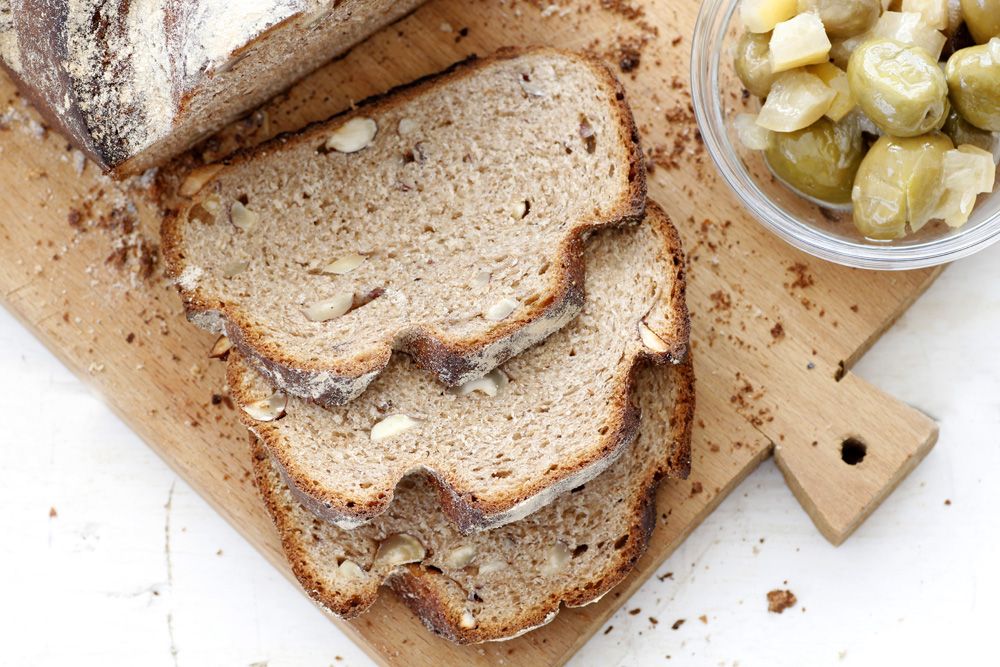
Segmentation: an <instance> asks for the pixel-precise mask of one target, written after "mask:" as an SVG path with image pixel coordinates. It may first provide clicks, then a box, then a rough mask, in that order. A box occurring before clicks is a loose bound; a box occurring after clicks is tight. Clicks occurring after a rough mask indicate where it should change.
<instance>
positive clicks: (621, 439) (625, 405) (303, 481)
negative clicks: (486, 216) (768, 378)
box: [226, 201, 691, 533]
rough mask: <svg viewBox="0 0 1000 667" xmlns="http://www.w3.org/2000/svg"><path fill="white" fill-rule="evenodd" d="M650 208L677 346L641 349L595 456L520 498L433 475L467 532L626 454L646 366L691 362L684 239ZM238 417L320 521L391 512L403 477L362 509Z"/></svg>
mask: <svg viewBox="0 0 1000 667" xmlns="http://www.w3.org/2000/svg"><path fill="white" fill-rule="evenodd" d="M648 206H649V215H648V216H647V219H646V222H645V223H643V224H651V225H656V232H655V233H656V234H657V235H658V236H660V237H661V238H662V240H663V247H662V249H661V252H663V253H665V257H667V258H669V259H668V261H665V262H664V263H665V264H666V265H668V266H671V267H673V270H674V274H673V275H672V276H671V283H670V284H671V292H670V296H669V301H667V304H668V305H669V306H670V308H671V310H672V312H673V318H672V321H673V322H674V323H675V329H674V330H673V331H671V332H663V331H661V332H657V333H658V334H660V336H661V337H662V338H663V339H664V340H667V341H672V342H674V345H673V346H671V347H670V349H669V350H668V351H666V352H662V353H654V352H650V351H649V350H648V349H646V348H642V349H640V350H639V351H638V354H636V355H635V356H634V357H633V358H632V359H631V360H630V361H629V362H627V363H628V366H627V368H626V369H625V371H624V372H623V373H621V374H620V375H619V378H621V383H620V386H619V387H617V388H616V390H615V392H614V394H613V398H612V399H611V401H609V402H608V404H607V406H606V409H607V418H606V420H605V422H604V423H605V424H609V423H610V424H612V425H613V426H612V428H610V429H609V430H608V433H607V434H606V435H605V436H603V437H602V438H601V440H600V442H599V443H598V444H597V445H596V446H595V447H594V448H593V449H592V450H591V452H589V453H588V454H585V455H583V456H580V457H579V458H578V459H577V460H575V461H572V462H571V463H570V464H569V465H565V464H564V465H561V466H560V469H559V471H558V476H555V475H552V476H541V477H539V478H538V479H536V480H534V481H532V482H530V483H527V484H524V485H522V486H521V487H520V488H519V489H518V490H517V491H515V492H510V493H507V494H503V495H499V496H497V497H495V498H492V499H489V500H483V499H480V498H476V497H475V494H474V492H473V490H471V489H468V488H465V487H463V486H461V485H460V484H459V483H458V482H457V481H456V480H454V479H451V478H449V477H448V475H447V474H445V473H442V472H439V471H438V470H436V469H434V468H428V470H427V472H428V478H429V479H430V480H431V482H432V483H433V484H434V486H435V487H436V488H437V491H438V497H439V500H440V503H441V509H442V511H443V512H444V514H445V515H446V516H447V517H448V518H449V520H451V521H452V523H454V524H455V525H456V526H457V527H458V529H459V530H460V531H461V532H463V533H470V532H476V531H481V530H487V529H490V528H496V527H498V526H501V525H503V524H505V523H509V520H505V519H506V517H505V513H507V512H509V511H510V510H512V509H514V508H515V507H517V506H518V505H519V504H520V503H522V502H525V501H530V500H531V499H532V498H535V497H536V496H538V495H539V494H541V493H544V492H545V491H547V490H548V489H550V488H552V487H554V486H556V485H558V484H560V483H561V482H562V481H563V480H565V479H567V478H569V477H572V476H573V475H574V474H577V473H580V472H582V471H585V470H587V469H589V468H592V467H594V466H597V465H600V464H601V463H603V462H607V461H608V460H609V458H611V457H614V456H616V455H617V454H620V453H621V452H622V451H623V450H624V448H625V447H627V446H629V445H630V444H631V443H632V442H633V441H634V440H635V438H636V436H637V435H638V432H639V420H640V414H639V409H638V407H637V406H636V405H635V401H634V400H633V398H634V396H635V387H634V385H635V376H636V373H637V372H638V370H639V369H640V368H642V367H643V366H645V365H646V364H650V363H652V364H663V363H678V362H679V361H680V360H681V359H683V358H684V355H686V353H687V347H688V339H689V336H690V326H691V325H690V318H689V315H688V310H687V305H686V300H685V293H686V282H685V276H684V254H683V251H682V249H681V245H680V244H681V241H680V236H679V234H678V233H677V229H676V228H675V227H674V226H673V224H672V223H671V222H670V218H669V217H668V216H667V215H666V213H664V212H663V210H662V209H661V208H660V207H659V205H657V204H656V203H655V202H652V201H650V202H649V205H648ZM239 356H240V355H239V354H236V355H233V354H231V355H230V359H229V362H228V363H227V365H226V376H227V380H228V383H229V386H230V391H231V392H232V395H233V397H234V398H235V399H236V401H237V403H239V404H247V403H249V402H251V400H250V397H248V396H246V395H245V394H244V393H243V391H242V383H241V382H240V378H239V373H240V371H239V370H238V365H239V363H240V360H239ZM602 407H603V406H602ZM238 413H239V418H240V420H241V421H242V422H243V424H244V425H245V426H246V427H247V428H248V429H250V430H251V431H252V432H253V433H255V434H256V435H257V437H259V438H260V439H261V440H262V441H263V442H264V444H265V446H266V447H267V449H268V450H269V451H270V452H271V454H272V456H273V458H274V460H275V462H276V463H277V465H278V468H279V470H280V471H281V474H282V476H283V477H284V479H285V480H286V482H287V483H288V485H289V488H290V489H291V490H292V492H293V494H294V495H295V496H296V497H297V498H298V499H299V500H300V502H301V503H302V504H303V505H305V506H306V507H308V508H309V510H310V511H311V512H313V513H314V514H316V515H317V516H319V517H321V518H323V519H325V520H327V521H332V522H336V521H344V520H347V521H352V522H359V523H364V522H367V521H370V520H371V519H373V518H375V517H376V516H378V515H380V514H382V513H383V512H385V511H386V510H387V509H388V508H389V506H390V505H391V503H392V501H393V497H394V494H395V488H396V485H397V484H399V482H400V480H401V479H402V477H403V476H402V475H400V476H397V477H396V478H395V479H389V480H388V482H387V483H386V484H385V486H384V487H383V489H382V494H381V499H376V500H372V501H368V502H358V501H357V500H354V499H352V498H350V497H347V496H343V495H341V494H339V493H336V492H333V491H331V490H330V489H328V488H325V487H323V486H322V485H320V484H318V483H317V482H316V481H315V479H314V478H313V477H312V476H311V475H310V474H309V471H308V470H307V469H303V467H302V466H301V465H300V464H299V462H298V461H297V460H296V459H295V457H293V456H290V455H289V454H288V453H287V451H286V448H285V447H284V446H283V444H282V443H283V440H284V438H282V437H281V436H280V435H279V434H278V432H277V430H276V429H275V428H274V426H273V425H272V424H271V423H270V422H258V421H255V420H254V419H252V418H251V417H250V416H249V415H247V414H246V413H245V412H244V411H243V410H238ZM670 462H671V465H670V466H668V468H667V469H666V470H665V474H667V475H668V476H670V477H679V478H686V477H687V476H688V473H689V471H690V451H689V450H688V451H686V452H684V451H678V452H676V453H672V457H671V460H670ZM612 465H613V464H612ZM536 509H540V508H536Z"/></svg>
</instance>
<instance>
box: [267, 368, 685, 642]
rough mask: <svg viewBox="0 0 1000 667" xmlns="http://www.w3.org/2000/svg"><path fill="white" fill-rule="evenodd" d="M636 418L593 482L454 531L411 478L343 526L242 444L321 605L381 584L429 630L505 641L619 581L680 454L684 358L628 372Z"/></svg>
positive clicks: (341, 607) (339, 607) (336, 606)
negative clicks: (500, 520) (496, 521)
mask: <svg viewBox="0 0 1000 667" xmlns="http://www.w3.org/2000/svg"><path fill="white" fill-rule="evenodd" d="M636 385H637V399H638V401H639V403H640V406H641V409H642V412H643V414H644V419H643V422H642V427H641V430H640V433H639V436H638V438H637V439H636V442H635V443H634V445H633V446H631V447H629V448H628V451H627V452H626V453H625V454H624V455H623V456H622V457H621V459H619V460H618V462H617V463H615V464H614V465H613V466H612V467H611V468H609V469H608V470H607V471H606V472H605V473H604V474H602V475H601V476H599V477H597V478H596V479H594V480H592V481H590V482H588V483H587V484H586V485H582V486H581V487H579V488H576V489H574V490H573V492H572V493H569V494H566V495H564V496H562V497H560V498H559V499H557V500H556V501H555V502H553V503H552V504H551V505H549V506H548V507H546V508H544V509H542V510H541V511H539V512H536V513H535V514H532V515H531V516H530V517H528V518H526V519H523V520H521V521H518V522H516V523H512V524H508V525H506V526H503V527H502V528H497V529H496V530H492V531H488V532H483V533H476V534H474V535H469V536H464V535H462V534H461V533H459V532H458V531H457V530H455V528H454V527H453V526H452V525H451V523H450V522H449V521H447V520H446V519H445V518H444V517H443V516H442V514H441V513H440V511H439V508H438V502H437V498H436V494H435V491H434V488H433V485H432V484H430V483H429V482H428V480H427V478H426V477H424V476H423V475H420V474H417V475H413V476H411V477H408V478H406V480H404V481H403V483H402V484H401V485H400V488H399V491H398V493H397V496H396V501H395V502H394V503H393V504H392V507H390V508H389V511H387V512H386V513H385V514H384V515H382V516H381V517H379V518H378V519H377V520H375V521H374V522H373V523H371V524H369V525H367V526H364V527H361V528H357V529H355V530H343V529H340V528H337V527H336V526H334V525H333V524H331V523H328V522H324V521H323V520H321V519H319V518H317V517H316V516H315V515H313V514H312V513H311V512H310V511H309V510H308V509H306V508H305V507H304V506H303V505H301V504H300V503H299V502H298V501H297V499H296V498H295V496H294V495H293V494H292V493H291V491H289V489H288V487H287V486H286V485H285V484H284V482H283V480H282V476H281V473H280V471H279V469H278V467H277V466H276V465H274V464H273V463H272V460H271V458H270V457H269V454H268V451H267V448H266V447H264V446H263V445H262V444H260V443H259V441H256V440H254V445H253V448H254V468H255V472H256V479H257V485H258V488H259V489H260V491H261V494H262V495H263V497H264V500H265V502H266V504H267V508H268V511H269V512H270V514H271V517H272V519H273V520H274V523H275V525H276V526H277V528H278V532H279V534H280V536H281V541H282V546H283V548H284V551H285V555H286V557H287V558H288V561H289V563H290V564H291V566H292V570H293V571H294V573H295V576H296V577H297V578H298V580H299V582H300V583H301V584H302V586H303V588H304V589H305V591H306V592H307V593H308V594H309V595H310V596H311V597H312V598H313V600H315V601H316V602H318V603H319V604H320V605H321V606H322V607H324V608H326V609H327V610H329V611H331V612H333V613H335V614H338V615H341V616H344V617H351V616H355V615H357V614H359V613H361V612H363V611H364V610H365V609H367V608H368V607H369V606H370V605H371V604H372V603H373V602H374V601H375V598H376V596H377V594H378V589H379V587H380V585H381V584H382V583H387V584H388V585H389V586H391V587H392V588H393V589H394V590H395V591H396V592H397V593H399V594H400V596H401V597H402V599H403V601H404V602H405V603H406V604H407V605H408V606H409V607H410V608H411V609H412V610H413V611H414V612H415V613H416V614H418V615H419V616H420V618H421V619H422V620H423V622H424V624H425V625H426V626H427V627H428V628H430V629H431V630H432V631H433V632H435V633H437V634H440V635H443V636H444V637H446V638H448V639H451V640H452V641H456V642H461V643H471V642H482V641H490V640H498V639H507V638H510V637H513V636H516V635H518V634H521V633H523V632H526V631H528V630H530V629H532V628H535V627H537V626H539V625H543V624H545V623H547V622H548V621H550V620H552V618H553V617H554V616H555V615H556V613H557V612H558V611H559V607H560V604H565V605H567V606H580V605H585V604H587V603H590V602H594V601H596V600H597V599H599V598H600V597H601V596H602V595H604V594H605V593H607V592H608V591H609V590H610V589H611V588H612V587H614V586H615V585H616V584H617V583H618V582H620V581H621V580H622V579H624V578H625V576H626V575H627V574H628V572H629V571H630V570H631V568H632V566H633V565H634V563H635V562H636V560H637V559H638V558H639V557H640V556H641V555H642V554H643V552H644V551H645V548H646V545H647V543H648V540H649V536H650V534H651V532H652V530H653V527H654V525H655V523H656V516H655V503H654V501H655V495H656V494H655V491H656V486H657V482H658V481H659V480H660V479H661V478H662V477H663V476H664V475H667V474H669V473H670V472H671V471H672V470H673V469H674V468H675V467H676V466H677V465H678V461H677V459H678V458H679V457H681V458H684V457H687V456H689V448H690V435H691V424H692V415H693V413H694V377H693V373H692V369H691V363H690V360H689V361H686V362H685V363H683V364H681V365H676V366H675V365H663V366H648V367H645V368H643V369H642V370H640V371H639V373H638V374H637V376H636Z"/></svg>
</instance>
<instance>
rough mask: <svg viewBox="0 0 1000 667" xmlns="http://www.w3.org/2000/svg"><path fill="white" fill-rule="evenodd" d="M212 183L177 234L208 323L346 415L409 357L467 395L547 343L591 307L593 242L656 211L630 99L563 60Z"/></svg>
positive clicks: (375, 113) (274, 154) (315, 129)
mask: <svg viewBox="0 0 1000 667" xmlns="http://www.w3.org/2000/svg"><path fill="white" fill-rule="evenodd" d="M207 169H209V170H210V171H208V172H204V171H203V172H201V173H202V174H206V173H207V174H208V177H207V180H204V181H202V180H201V178H200V177H199V179H197V180H196V182H195V185H193V186H190V187H189V188H188V190H187V191H188V192H192V191H195V190H197V192H195V194H193V196H192V201H191V203H190V205H188V206H187V207H186V208H183V209H182V210H181V211H180V212H179V214H178V215H176V216H173V217H171V218H169V219H168V220H167V221H166V222H165V223H164V226H163V246H164V255H165V257H166V261H167V267H168V271H169V272H170V273H171V275H172V276H173V278H174V279H175V280H176V282H177V284H178V287H179V289H180V292H181V295H182V297H183V300H184V302H185V306H186V308H187V311H188V316H189V318H190V319H191V320H192V321H193V322H195V323H196V324H199V325H201V326H203V327H206V328H208V329H212V330H216V331H219V332H225V333H226V334H227V335H228V336H229V338H230V340H231V341H232V343H233V345H234V346H235V347H236V348H238V349H239V350H240V351H241V352H242V353H243V355H244V357H246V358H247V359H248V361H249V362H250V363H251V364H252V365H254V366H255V367H256V368H257V369H258V370H260V371H261V372H262V373H264V374H265V375H266V376H267V377H268V379H269V380H270V381H271V382H273V383H274V384H275V385H277V386H278V387H280V388H281V389H282V390H284V391H286V392H288V393H291V394H295V395H298V396H303V397H306V398H310V399H313V400H316V401H318V402H321V403H324V404H328V405H329V404H343V403H346V402H347V401H350V400H352V399H354V398H355V397H356V396H358V395H359V394H360V393H361V392H362V391H363V390H364V388H365V387H366V386H367V385H368V384H369V383H370V382H371V381H372V380H373V379H374V378H375V377H376V376H377V375H378V373H379V372H380V371H381V370H382V369H383V368H384V367H385V365H386V364H387V363H388V361H389V358H390V356H391V353H392V351H393V349H396V350H400V351H404V352H407V353H409V354H410V355H411V358H412V359H413V360H414V361H415V362H416V364H417V365H418V366H421V367H423V368H426V369H429V370H431V371H433V372H434V373H435V374H436V375H437V376H438V377H439V378H440V379H441V380H442V381H444V382H445V383H448V384H459V383H462V382H465V381H466V380H469V379H472V378H475V377H480V376H482V375H484V374H486V373H487V372H489V371H490V370H492V369H493V368H495V367H496V366H498V365H499V364H500V363H502V362H504V361H505V360H507V359H509V358H510V357H512V356H514V355H516V354H517V353H519V352H520V351H522V350H524V349H525V348H527V347H529V346H530V345H532V344H534V343H536V342H538V341H540V340H542V339H544V338H545V337H546V336H547V335H549V334H550V333H552V332H553V331H556V330H558V329H559V328H560V327H562V326H563V325H565V324H566V323H567V322H568V321H569V320H571V319H572V318H573V317H574V316H575V315H576V314H577V313H578V312H579V310H580V308H581V306H582V301H583V264H582V247H583V237H584V235H585V234H586V233H588V232H589V231H591V230H593V229H596V228H600V227H603V226H607V225H612V224H618V223H624V222H635V221H636V220H638V219H640V218H641V216H642V214H643V211H644V206H645V176H644V169H643V168H642V154H641V150H640V148H639V143H638V135H637V132H636V129H635V126H634V123H633V121H632V117H631V113H630V111H629V109H628V107H627V105H626V104H625V101H624V96H623V93H622V89H621V87H620V85H619V84H618V82H617V81H616V80H615V79H614V77H613V76H612V75H611V74H610V72H609V71H608V70H607V68H606V67H605V66H604V65H602V64H600V63H599V62H598V61H596V60H592V59H590V58H587V57H585V56H581V55H577V54H571V53H566V52H560V51H555V50H551V49H536V50H530V51H525V52H519V51H504V52H501V53H499V54H497V55H495V56H493V57H491V58H487V59H483V60H473V61H471V62H467V63H464V64H461V65H459V66H456V67H455V68H453V69H452V70H450V71H449V72H447V73H444V74H442V75H439V76H437V77H433V78H431V79H428V80H425V81H422V82H419V83H417V84H414V85H411V86H409V87H405V88H403V89H401V90H399V91H396V92H394V93H391V94H389V95H387V96H385V97H382V98H379V99H376V100H374V101H372V102H370V103H365V104H362V105H361V106H360V107H359V108H357V109H355V110H352V111H351V112H349V113H347V114H344V115H341V116H338V117H335V118H334V119H332V120H330V121H327V122H325V123H321V124H319V125H316V126H312V127H309V128H306V129H305V130H304V131H302V132H300V133H298V134H296V135H292V136H288V137H283V138H279V139H278V140H277V141H275V142H271V143H269V144H265V145H264V146H262V147H261V148H259V149H256V150H254V151H252V152H249V153H246V154H244V155H243V156H241V157H238V158H236V159H235V160H234V161H232V163H231V164H228V165H225V166H222V167H221V168H220V167H219V166H211V167H208V168H207ZM198 188H200V189H198Z"/></svg>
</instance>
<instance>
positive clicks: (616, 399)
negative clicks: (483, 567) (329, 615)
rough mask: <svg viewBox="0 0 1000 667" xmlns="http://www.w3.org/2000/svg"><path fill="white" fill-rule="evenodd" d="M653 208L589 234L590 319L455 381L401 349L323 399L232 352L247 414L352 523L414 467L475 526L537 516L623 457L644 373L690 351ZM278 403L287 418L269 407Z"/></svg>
mask: <svg viewBox="0 0 1000 667" xmlns="http://www.w3.org/2000/svg"><path fill="white" fill-rule="evenodd" d="M647 210H648V214H647V217H646V219H645V221H644V222H642V223H641V224H639V225H633V226H630V227H625V228H621V229H608V230H604V231H601V232H598V233H596V234H595V235H594V236H592V237H591V239H590V241H589V242H588V244H587V249H586V253H585V260H586V272H587V300H586V305H585V306H584V309H583V312H582V314H581V315H580V316H579V317H577V318H576V319H575V320H573V321H572V322H571V323H570V324H568V325H567V326H566V327H564V328H563V329H561V330H560V331H558V332H556V333H555V334H553V335H552V336H550V337H549V338H548V339H546V340H545V341H544V342H543V343H541V344H539V345H537V346H535V347H533V348H531V349H529V350H527V351H525V352H523V353H522V354H520V355H518V356H517V357H515V358H513V359H511V360H510V361H508V362H507V363H506V364H504V365H503V366H501V367H500V368H499V369H497V370H495V371H494V372H492V373H491V374H490V375H488V376H486V377H485V378H481V379H478V380H474V381H472V382H471V383H469V384H467V385H462V386H461V387H459V388H458V390H457V391H456V390H452V391H449V390H447V389H446V387H444V386H443V385H441V384H440V383H438V382H435V380H434V379H433V378H432V377H431V376H429V375H428V374H426V373H423V372H422V371H420V370H419V369H418V368H416V366H415V364H414V363H413V362H412V361H410V360H409V359H407V358H406V357H405V356H402V355H400V356H397V357H395V358H393V359H392V361H391V362H390V363H389V365H388V366H387V368H386V369H385V371H384V372H383V373H382V374H381V376H380V377H379V378H378V379H377V380H376V381H375V382H374V383H373V384H372V386H371V387H370V388H369V390H368V391H366V392H365V393H364V394H363V395H362V396H360V397H359V398H358V399H357V400H355V401H354V402H352V403H351V404H350V405H348V406H343V407H323V406H320V405H317V404H316V403H314V402H311V401H307V400H304V399H300V398H295V397H285V396H282V395H281V394H280V393H277V394H276V392H275V389H276V388H275V387H274V386H273V385H272V384H270V383H269V382H268V381H267V380H266V379H264V378H263V377H262V376H261V375H260V374H259V373H257V372H255V371H254V370H253V369H252V368H251V367H250V366H249V365H248V364H247V363H246V362H245V360H244V358H243V357H241V356H240V355H239V354H238V353H231V355H230V357H229V364H228V379H229V386H230V390H231V392H232V396H233V398H234V400H235V401H236V403H237V404H238V405H239V406H240V407H241V408H242V409H241V410H240V417H241V419H242V420H243V422H244V423H245V424H246V425H247V427H248V428H250V429H251V430H252V431H253V432H254V433H255V434H256V435H257V436H258V437H260V438H261V439H262V440H263V441H264V443H265V444H266V445H267V447H268V448H269V449H270V450H271V452H272V453H273V454H274V458H275V460H276V462H277V463H278V465H279V466H280V468H281V470H282V471H283V472H284V474H285V476H286V478H287V480H288V483H289V484H290V485H291V486H292V488H293V489H294V490H295V492H296V493H297V494H298V496H299V498H300V500H301V501H302V502H304V503H305V504H307V505H308V506H309V507H310V508H311V509H312V510H313V512H314V513H316V514H317V515H319V516H322V517H324V518H325V519H327V520H329V521H334V522H336V523H337V524H338V525H340V526H341V527H344V528H353V527H356V526H358V525H361V524H363V523H364V522H366V521H368V520H371V519H372V518H374V517H375V516H378V515H379V514H381V513H383V512H385V511H386V510H387V508H389V507H390V504H391V503H392V502H393V494H394V489H395V488H396V485H397V484H398V483H399V481H400V480H401V479H403V478H404V477H405V476H406V475H408V474H409V473H411V472H413V471H415V470H424V471H426V472H427V473H428V475H429V478H430V479H431V480H432V483H433V484H434V485H436V486H437V487H438V489H439V491H440V496H441V504H442V506H443V508H444V511H445V513H446V515H447V516H448V517H449V518H450V519H451V520H452V521H453V522H454V523H455V524H456V525H457V526H458V527H459V529H460V530H462V531H464V532H471V531H475V530H484V529H488V528H493V527H496V526H500V525H503V524H505V523H510V522H511V521H517V520H518V519H521V518H523V517H525V516H527V515H528V514H530V513H531V512H534V511H536V510H538V509H539V508H540V507H542V506H544V505H546V504H547V503H549V502H551V501H552V499H553V498H555V497H557V496H558V495H560V494H562V493H565V492H567V491H569V490H570V489H571V488H573V487H576V486H579V485H580V484H583V483H585V482H587V481H588V480H590V479H592V478H594V477H595V476H597V475H598V474H600V473H601V472H603V471H604V470H605V469H607V468H608V466H610V465H611V464H612V463H613V462H614V461H615V459H616V458H617V457H619V456H621V455H622V453H623V452H624V451H625V450H626V449H627V447H628V445H629V443H630V442H631V441H632V440H633V439H634V438H635V436H636V434H637V432H638V429H639V414H638V412H637V411H636V406H635V405H634V403H633V402H632V401H630V395H631V394H632V393H633V392H634V389H635V373H636V371H637V369H638V368H640V367H641V366H644V365H647V364H651V363H669V362H677V361H679V360H680V359H682V358H683V357H684V355H685V354H686V350H687V344H688V330H689V325H688V315H687V309H686V307H685V301H684V273H683V263H684V262H683V255H682V253H681V248H680V241H679V239H678V236H677V233H676V230H675V229H674V227H673V225H671V224H670V221H669V220H668V219H667V217H666V215H665V214H664V213H663V211H662V210H661V209H660V208H659V207H658V206H657V205H656V204H654V203H649V204H648V207H647ZM272 396H275V397H276V398H272ZM275 402H280V403H281V404H282V405H283V407H284V412H283V414H281V413H280V411H271V410H264V411H263V414H261V410H260V406H265V405H266V406H270V405H272V404H274V403H275ZM670 473H671V474H674V475H686V473H687V470H686V469H679V468H674V469H671V470H670Z"/></svg>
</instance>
